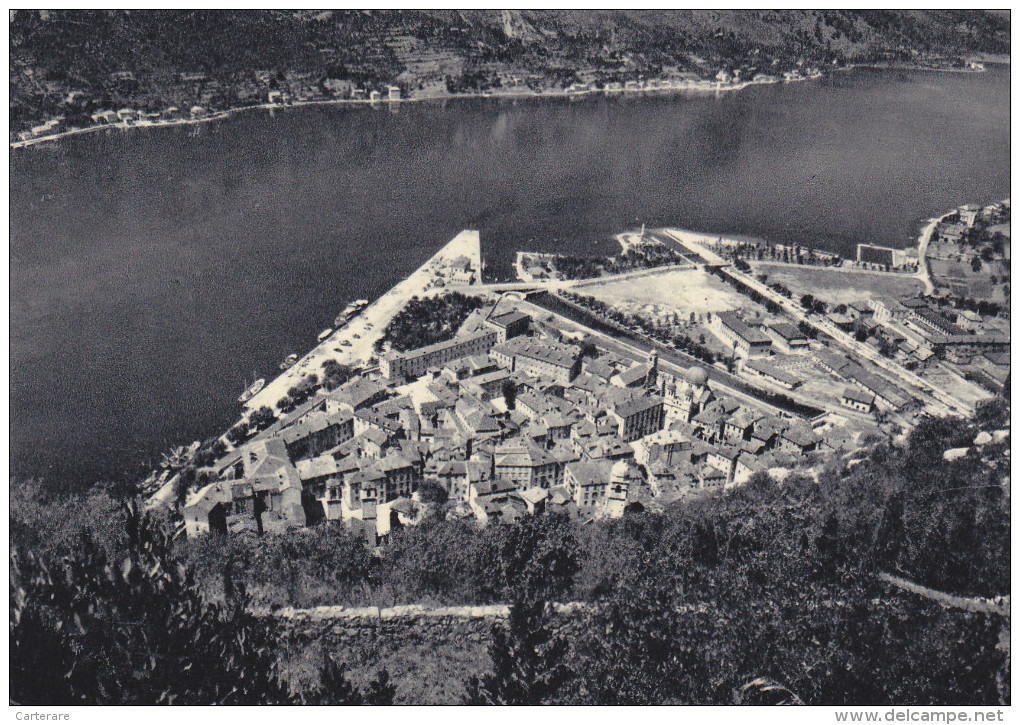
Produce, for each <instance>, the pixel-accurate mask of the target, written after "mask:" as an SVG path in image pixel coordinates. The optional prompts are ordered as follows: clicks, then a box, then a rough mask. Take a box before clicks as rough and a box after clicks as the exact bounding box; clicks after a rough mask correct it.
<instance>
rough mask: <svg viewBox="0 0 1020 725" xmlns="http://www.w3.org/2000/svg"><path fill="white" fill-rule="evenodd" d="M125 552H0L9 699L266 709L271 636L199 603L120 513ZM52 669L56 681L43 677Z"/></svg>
mask: <svg viewBox="0 0 1020 725" xmlns="http://www.w3.org/2000/svg"><path fill="white" fill-rule="evenodd" d="M126 528H127V548H128V555H127V556H126V557H124V558H123V559H122V560H120V561H113V560H109V559H107V557H106V555H105V553H104V552H103V551H102V550H100V549H99V548H97V547H96V546H95V545H94V544H93V543H92V542H91V541H90V540H88V539H86V540H84V541H83V542H82V545H81V547H80V548H79V550H78V551H77V552H76V553H75V554H74V555H72V556H69V557H67V558H66V559H65V560H64V562H63V563H61V564H58V565H51V564H50V563H48V562H46V561H44V560H42V559H40V558H39V557H37V556H35V555H33V554H31V553H28V552H24V553H19V552H16V551H14V552H12V554H11V573H12V580H11V597H12V613H11V663H12V672H11V697H12V699H14V700H16V701H18V702H21V703H25V704H29V703H41V704H158V703H166V704H172V703H178V704H271V703H286V702H289V701H290V700H291V698H290V695H289V693H288V691H287V688H286V686H285V685H284V684H283V683H281V682H280V680H279V679H278V678H277V677H276V674H275V671H276V667H275V658H274V655H273V653H274V651H275V637H274V636H273V634H272V632H271V629H270V627H269V626H268V625H267V624H266V623H264V622H261V621H259V620H257V619H256V618H255V617H254V616H253V615H251V614H250V613H248V612H247V611H246V610H245V609H244V608H243V607H240V606H234V607H230V608H224V607H221V606H218V605H212V604H208V603H206V602H205V601H204V600H203V598H202V597H201V595H200V593H199V591H198V588H197V586H196V584H195V581H194V578H193V576H192V574H191V573H190V572H189V571H188V570H186V569H185V568H184V567H182V566H180V565H178V563H177V562H176V561H175V559H174V557H173V554H172V541H171V539H170V536H169V535H168V534H166V533H164V532H162V531H160V530H158V529H157V528H156V527H155V526H154V524H153V522H152V520H151V519H150V518H149V516H148V515H143V514H139V513H138V510H137V508H135V507H133V506H132V507H130V508H129V509H128V511H127V517H126ZM54 665H57V666H58V667H62V666H66V669H61V670H58V672H59V673H60V674H61V675H62V677H56V678H55V677H53V674H54V669H53V668H54Z"/></svg>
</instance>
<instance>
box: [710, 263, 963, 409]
mask: <svg viewBox="0 0 1020 725" xmlns="http://www.w3.org/2000/svg"><path fill="white" fill-rule="evenodd" d="M720 271H721V272H722V273H723V274H725V275H727V276H729V277H731V278H732V279H734V280H736V281H738V282H740V283H742V284H745V285H747V286H748V287H749V288H751V289H753V290H755V291H756V292H758V293H759V294H761V295H762V296H763V297H765V298H766V299H769V300H771V301H773V302H775V303H776V304H778V305H779V306H780V307H782V308H783V310H785V311H786V313H787V314H788V315H790V316H791V317H793V318H794V319H796V320H799V321H803V322H806V323H808V324H809V325H811V326H812V327H814V328H816V329H818V330H820V331H821V332H824V333H825V334H826V335H828V336H829V337H831V338H832V339H833V340H835V341H836V342H838V343H839V344H840V345H842V346H843V347H845V348H847V349H849V350H850V351H852V352H854V353H856V354H857V355H858V356H859V357H861V358H864V359H865V360H868V361H869V362H871V363H873V364H874V365H875V366H876V367H879V368H881V369H882V370H885V371H886V372H888V373H890V374H891V375H893V376H895V378H896V379H897V380H898V381H899V382H900V383H901V384H904V385H905V386H906V387H907V388H908V390H909V391H910V394H911V395H913V396H914V397H916V398H918V399H919V400H921V401H923V402H924V403H925V404H926V405H929V406H931V407H932V408H934V409H935V410H944V412H946V413H950V414H951V413H954V412H955V413H959V414H961V415H965V416H966V415H972V414H973V412H974V411H973V410H972V409H971V408H970V406H968V405H967V404H966V403H965V402H963V401H961V400H958V399H957V398H954V397H953V396H952V395H950V394H949V393H946V392H944V391H941V390H938V389H934V388H932V387H931V386H930V385H929V384H928V383H926V382H925V381H924V380H922V379H921V378H920V377H919V376H917V375H915V374H914V373H912V372H910V371H909V370H907V369H905V368H904V367H903V366H902V365H900V364H899V363H897V362H895V361H893V360H890V359H888V358H886V357H884V356H883V355H882V354H881V353H880V352H879V351H877V350H875V349H874V348H872V347H870V346H868V345H865V344H864V343H862V342H860V341H858V340H857V339H856V338H854V337H853V336H852V335H849V334H847V333H846V332H843V331H842V330H840V329H839V328H838V327H836V325H835V324H833V323H832V322H831V321H829V320H827V319H825V318H824V317H822V316H820V315H814V314H808V313H807V312H806V311H805V310H804V309H802V308H801V307H800V305H799V304H797V303H796V302H794V301H793V300H791V299H788V298H786V297H784V296H783V295H781V294H779V293H778V292H776V291H775V290H773V289H771V288H770V287H768V286H767V285H764V284H762V283H761V282H759V281H758V280H757V279H755V278H754V277H753V276H751V275H749V274H744V273H743V272H739V271H737V270H735V269H732V268H726V269H721V270H720ZM925 390H931V391H932V392H931V393H926V392H925Z"/></svg>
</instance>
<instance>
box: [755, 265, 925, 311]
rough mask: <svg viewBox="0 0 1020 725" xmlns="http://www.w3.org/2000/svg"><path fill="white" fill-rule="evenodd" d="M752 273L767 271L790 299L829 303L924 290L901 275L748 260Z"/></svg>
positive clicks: (896, 295) (897, 296)
mask: <svg viewBox="0 0 1020 725" xmlns="http://www.w3.org/2000/svg"><path fill="white" fill-rule="evenodd" d="M751 268H752V270H753V271H754V274H755V275H758V274H762V273H764V274H767V275H768V282H767V283H768V284H772V283H773V282H779V283H780V284H783V285H786V286H787V287H788V288H789V289H790V291H791V292H793V296H794V298H799V297H800V296H801V295H803V294H811V295H813V296H815V297H817V298H818V299H821V300H824V301H825V302H828V303H830V304H850V303H852V302H867V301H868V300H871V299H874V298H876V297H893V298H903V297H913V296H915V295H917V294H920V293H921V292H923V291H924V283H922V282H921V281H920V280H919V279H917V278H916V277H910V276H907V275H902V274H889V273H880V272H864V271H856V270H853V271H851V270H835V269H826V268H824V267H806V266H796V265H787V264H769V263H767V262H752V263H751Z"/></svg>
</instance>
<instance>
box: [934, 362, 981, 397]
mask: <svg viewBox="0 0 1020 725" xmlns="http://www.w3.org/2000/svg"><path fill="white" fill-rule="evenodd" d="M921 377H922V378H923V379H924V381H925V382H926V383H928V384H929V385H931V386H932V387H938V388H939V389H941V390H945V391H947V392H948V393H949V394H950V395H953V396H955V397H957V398H959V399H960V400H962V401H964V402H966V403H969V404H971V405H973V404H975V403H977V402H979V401H981V400H987V399H989V398H990V397H992V396H991V393H989V392H987V391H986V390H984V389H982V388H980V387H978V386H977V385H975V384H974V383H971V382H970V381H968V380H964V379H963V378H962V377H960V376H959V375H956V374H955V373H953V372H952V371H950V370H948V369H946V368H945V367H944V366H942V365H937V366H935V367H932V368H929V369H927V370H925V371H924V372H922V373H921Z"/></svg>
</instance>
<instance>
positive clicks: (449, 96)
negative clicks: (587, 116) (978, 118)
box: [8, 61, 990, 149]
mask: <svg viewBox="0 0 1020 725" xmlns="http://www.w3.org/2000/svg"><path fill="white" fill-rule="evenodd" d="M989 62H990V61H989ZM861 68H866V69H872V70H904V71H931V72H936V73H986V72H987V71H988V69H987V68H985V67H981V68H934V67H927V66H894V65H878V64H875V63H851V64H850V65H846V66H839V67H836V68H834V69H833V71H853V70H858V69H861ZM825 75H826V74H825V73H822V72H820V71H819V72H817V73H813V74H810V75H803V76H798V77H796V78H778V77H770V78H767V79H759V80H753V79H752V80H745V81H740V82H736V83H734V82H730V83H726V84H723V83H722V82H721V81H712V80H707V79H705V80H700V81H694V82H690V81H683V82H682V83H681V84H678V85H677V84H674V85H668V86H663V87H657V88H615V89H611V90H608V89H605V88H598V89H586V90H582V91H571V90H567V89H551V90H548V91H540V92H535V91H499V90H497V91H478V92H474V93H443V94H439V95H435V96H415V97H411V98H400V99H395V100H390V99H385V98H380V99H378V100H374V101H373V100H371V99H367V98H364V99H362V98H329V99H326V98H323V99H314V100H307V101H294V102H292V103H285V104H284V103H256V104H253V105H250V106H235V107H233V108H227V109H225V110H222V111H215V112H212V113H210V114H209V115H208V116H204V117H202V118H182V119H179V120H178V119H175V120H168V121H144V122H142V123H123V122H121V123H106V124H101V125H95V126H88V127H86V128H75V129H71V130H68V131H61V132H60V133H55V134H51V135H49V136H40V137H38V138H31V139H26V140H24V141H11V142H9V144H8V146H9V148H11V149H22V148H29V147H31V146H37V145H39V144H44V143H48V142H51V141H59V140H60V139H63V138H68V137H71V136H78V135H81V134H85V133H93V132H96V131H102V130H106V129H118V130H122V131H127V130H130V129H133V128H171V127H174V126H191V125H196V124H200V123H208V122H210V121H220V120H223V119H226V118H229V117H230V116H232V115H233V114H235V113H241V112H244V111H254V110H283V109H287V108H301V107H305V106H345V105H350V106H366V105H367V106H371V107H373V108H381V107H382V106H383V104H388V105H390V106H392V105H396V104H403V103H425V102H430V101H450V100H457V99H460V98H539V99H540V98H579V97H582V96H591V95H605V96H618V95H619V96H626V95H628V94H648V93H661V94H672V93H698V94H703V93H730V92H734V91H742V90H744V89H745V88H748V87H750V86H770V85H777V84H788V83H800V82H802V81H810V80H818V79H819V78H824V77H825Z"/></svg>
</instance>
